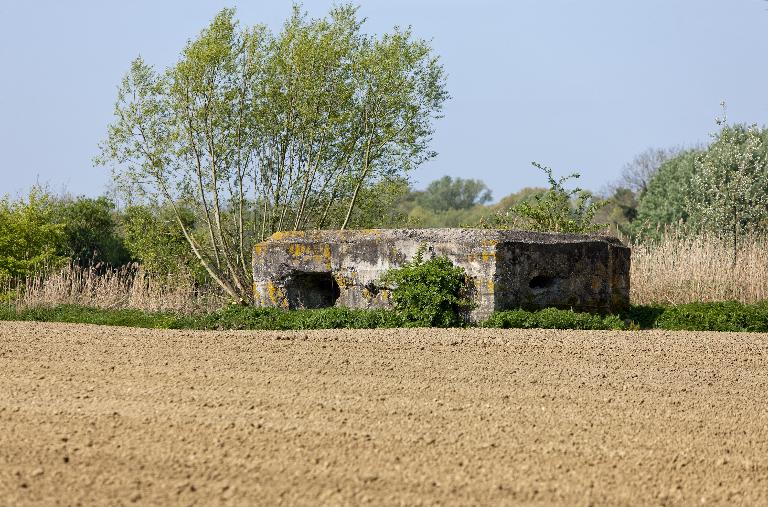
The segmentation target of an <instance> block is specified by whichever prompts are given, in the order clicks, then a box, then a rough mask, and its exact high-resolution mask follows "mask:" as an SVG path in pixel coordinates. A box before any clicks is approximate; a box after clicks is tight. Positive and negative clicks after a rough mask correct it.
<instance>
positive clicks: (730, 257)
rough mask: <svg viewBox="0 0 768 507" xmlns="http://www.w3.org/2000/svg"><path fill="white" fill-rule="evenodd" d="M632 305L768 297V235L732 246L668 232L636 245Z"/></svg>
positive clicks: (751, 300) (754, 300)
mask: <svg viewBox="0 0 768 507" xmlns="http://www.w3.org/2000/svg"><path fill="white" fill-rule="evenodd" d="M630 292H631V293H630V299H631V301H632V304H635V305H643V304H651V303H662V304H682V303H693V302H704V303H707V302H713V301H739V302H741V303H757V302H760V301H766V300H768V238H765V237H760V236H750V237H746V238H743V239H742V240H741V241H740V242H739V244H738V249H737V253H736V257H735V262H734V251H733V245H732V244H731V243H730V242H729V241H727V240H723V239H722V238H719V237H717V236H712V235H706V234H703V235H695V236H692V235H686V234H684V233H683V232H677V231H669V232H667V233H666V234H665V235H664V236H663V237H662V238H661V239H660V240H657V241H648V242H645V243H641V244H636V245H633V246H632V269H631V291H630Z"/></svg>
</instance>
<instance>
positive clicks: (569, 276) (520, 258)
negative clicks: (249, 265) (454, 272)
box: [253, 229, 630, 321]
mask: <svg viewBox="0 0 768 507" xmlns="http://www.w3.org/2000/svg"><path fill="white" fill-rule="evenodd" d="M419 248H423V249H424V254H425V255H426V256H427V257H429V256H436V255H440V256H446V257H448V258H449V259H450V260H451V261H452V262H453V263H454V264H455V265H457V266H461V267H463V268H464V270H465V271H466V273H467V276H468V278H469V281H470V285H471V286H470V292H471V294H472V298H473V300H474V302H475V305H476V307H475V309H474V310H473V311H472V312H471V315H470V318H471V320H473V321H480V320H483V319H485V318H487V317H488V316H489V315H490V314H491V312H493V311H494V310H507V309H513V308H528V309H536V308H544V307H550V306H552V307H558V308H566V309H567V308H573V309H574V310H580V311H595V312H602V313H605V312H615V311H618V310H621V309H623V308H625V307H626V306H628V304H629V266H630V250H629V248H627V247H626V246H624V245H623V244H622V243H621V242H620V241H619V240H618V239H616V238H611V237H606V236H597V235H578V234H554V233H538V232H527V231H505V230H484V229H370V230H353V231H308V232H284V233H276V234H274V235H273V236H272V237H270V238H269V239H268V240H266V241H264V242H262V243H259V244H257V245H256V246H255V247H254V256H253V276H254V285H253V287H254V295H255V299H256V303H257V304H258V305H260V306H271V307H280V308H287V309H295V308H325V307H330V306H345V307H349V308H389V307H391V301H390V297H389V296H390V287H387V286H385V285H384V284H382V283H381V277H382V275H383V274H384V273H385V272H386V271H387V270H389V269H391V268H395V267H399V266H401V265H402V264H403V263H404V262H406V261H408V260H411V259H412V258H413V256H414V255H415V254H416V251H417V250H418V249H419Z"/></svg>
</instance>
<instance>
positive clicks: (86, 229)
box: [54, 197, 130, 266]
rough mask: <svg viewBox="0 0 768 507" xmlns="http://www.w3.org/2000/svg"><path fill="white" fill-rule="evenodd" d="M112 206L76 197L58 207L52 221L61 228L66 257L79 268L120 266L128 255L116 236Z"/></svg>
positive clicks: (103, 201) (105, 202)
mask: <svg viewBox="0 0 768 507" xmlns="http://www.w3.org/2000/svg"><path fill="white" fill-rule="evenodd" d="M114 213H115V204H114V203H113V202H112V201H111V200H109V199H108V198H106V197H99V198H96V199H90V198H86V197H79V198H77V199H72V200H63V201H60V202H59V203H57V206H56V212H55V217H54V219H55V221H56V222H58V223H61V224H62V225H63V228H64V229H63V230H64V235H65V238H66V240H65V241H66V250H65V252H64V253H65V255H66V256H67V257H70V258H71V259H72V260H73V261H74V262H75V263H77V264H79V265H80V266H90V265H97V264H106V265H109V266H120V265H122V264H125V263H127V262H128V261H130V254H129V253H128V251H127V250H126V248H125V245H124V244H123V242H122V240H121V238H120V237H119V235H118V234H117V222H116V220H115V217H114Z"/></svg>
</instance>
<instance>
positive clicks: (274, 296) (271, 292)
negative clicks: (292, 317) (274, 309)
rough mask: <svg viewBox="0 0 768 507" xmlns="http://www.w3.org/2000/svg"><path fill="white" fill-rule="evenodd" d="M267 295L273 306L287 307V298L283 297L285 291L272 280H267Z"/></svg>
mask: <svg viewBox="0 0 768 507" xmlns="http://www.w3.org/2000/svg"><path fill="white" fill-rule="evenodd" d="M267 295H268V296H269V300H270V301H271V302H272V304H273V305H274V306H282V307H283V308H288V298H286V297H285V291H284V290H283V289H281V288H280V287H278V286H276V285H275V284H273V283H272V282H267Z"/></svg>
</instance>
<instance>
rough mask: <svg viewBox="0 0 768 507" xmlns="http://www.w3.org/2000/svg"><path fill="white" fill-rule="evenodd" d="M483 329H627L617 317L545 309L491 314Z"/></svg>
mask: <svg viewBox="0 0 768 507" xmlns="http://www.w3.org/2000/svg"><path fill="white" fill-rule="evenodd" d="M482 326H483V327H497V328H502V329H515V328H516V329H531V328H541V329H612V330H623V329H626V328H627V325H626V324H625V322H624V321H623V320H622V319H621V318H620V317H619V316H617V315H606V316H605V317H601V316H600V315H595V314H591V313H582V312H574V311H573V310H560V309H557V308H544V309H543V310H536V311H527V310H506V311H498V312H494V313H493V314H491V316H490V318H489V319H488V320H487V321H485V322H484V323H483V324H482Z"/></svg>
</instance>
